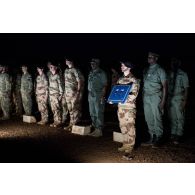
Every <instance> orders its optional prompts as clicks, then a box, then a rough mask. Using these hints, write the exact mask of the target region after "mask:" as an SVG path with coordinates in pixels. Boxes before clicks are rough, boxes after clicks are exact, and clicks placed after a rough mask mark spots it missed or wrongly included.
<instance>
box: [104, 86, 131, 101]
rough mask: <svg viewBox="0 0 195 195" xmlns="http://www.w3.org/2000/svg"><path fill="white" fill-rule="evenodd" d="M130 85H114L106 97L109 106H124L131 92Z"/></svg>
mask: <svg viewBox="0 0 195 195" xmlns="http://www.w3.org/2000/svg"><path fill="white" fill-rule="evenodd" d="M131 89H132V84H129V85H115V86H114V87H113V88H112V91H111V93H110V95H109V97H108V100H107V102H108V103H109V104H118V103H121V104H124V103H125V101H126V100H127V97H128V95H129V93H130V92H131Z"/></svg>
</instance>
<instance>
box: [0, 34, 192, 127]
mask: <svg viewBox="0 0 195 195" xmlns="http://www.w3.org/2000/svg"><path fill="white" fill-rule="evenodd" d="M194 47H195V34H190V33H188V34H168V33H167V34H166V33H164V34H160V33H155V34H152V33H150V34H142V33H140V34H139V33H137V34H132V33H129V34H128V33H123V34H114V33H113V34H104V33H99V34H95V33H90V34H87V33H85V34H82V33H80V34H77V33H72V34H68V33H67V34H66V33H65V34H60V33H58V34H49V33H48V34H0V63H4V64H8V65H9V67H10V71H12V68H13V67H18V68H19V66H20V65H21V64H22V63H28V64H29V65H30V68H31V69H32V73H33V72H34V73H35V67H36V66H35V65H36V64H40V63H42V64H45V65H46V62H47V60H49V59H55V61H57V62H58V63H59V64H60V66H61V68H62V69H64V68H65V64H64V57H65V56H71V57H73V58H74V59H75V60H76V63H77V65H78V66H79V68H80V69H81V71H82V72H83V73H84V75H85V78H86V80H87V75H88V72H89V70H90V64H89V62H90V59H91V58H92V57H98V58H100V59H101V67H102V68H103V69H104V70H106V71H107V73H108V76H109V78H110V75H111V72H110V67H116V68H117V69H118V70H119V71H120V64H119V61H120V60H123V59H128V60H130V61H132V62H133V63H134V64H135V65H136V66H137V68H136V71H135V74H136V76H137V77H138V78H140V79H142V71H143V69H144V67H145V66H147V54H148V51H153V52H156V53H158V54H160V58H159V64H161V65H162V66H163V67H164V68H165V69H167V68H168V66H169V64H170V59H171V57H178V58H180V59H181V60H182V65H183V69H184V70H185V71H186V72H187V73H188V76H189V81H190V93H189V101H188V105H187V113H186V115H187V118H188V119H189V120H191V121H192V120H193V116H194V111H195V103H194V97H195V96H194V91H193V84H194V82H195V78H194V71H195V49H194ZM108 93H109V90H108ZM86 96H87V93H86V94H85V97H86ZM86 98H87V97H86ZM137 102H138V106H137V107H138V110H140V113H142V112H143V110H142V109H143V107H142V99H141V93H140V94H139V97H138V100H137ZM86 106H88V102H87V101H85V103H84V107H86ZM190 124H191V123H190Z"/></svg>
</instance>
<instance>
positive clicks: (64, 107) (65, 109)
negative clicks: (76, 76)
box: [62, 95, 68, 123]
mask: <svg viewBox="0 0 195 195" xmlns="http://www.w3.org/2000/svg"><path fill="white" fill-rule="evenodd" d="M67 115H68V107H67V103H66V98H65V96H64V95H63V97H62V123H65V121H66V119H67Z"/></svg>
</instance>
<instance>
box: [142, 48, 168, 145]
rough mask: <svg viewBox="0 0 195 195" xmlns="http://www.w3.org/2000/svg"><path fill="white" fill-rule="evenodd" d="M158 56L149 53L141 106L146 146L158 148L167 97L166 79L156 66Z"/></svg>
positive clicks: (160, 69)
mask: <svg viewBox="0 0 195 195" xmlns="http://www.w3.org/2000/svg"><path fill="white" fill-rule="evenodd" d="M158 58H159V55H158V54H155V53H151V52H150V53H149V54H148V63H149V67H148V68H146V69H145V70H144V74H143V81H144V85H143V104H144V114H145V120H146V122H147V125H148V130H149V134H150V140H149V141H148V142H146V143H145V144H146V145H153V144H154V146H159V144H160V143H161V141H162V139H161V138H162V135H163V124H162V115H163V113H164V105H165V99H166V95H167V79H166V73H165V71H164V69H162V68H161V66H160V65H159V64H157V60H158Z"/></svg>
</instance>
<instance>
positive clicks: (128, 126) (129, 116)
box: [118, 107, 136, 147]
mask: <svg viewBox="0 0 195 195" xmlns="http://www.w3.org/2000/svg"><path fill="white" fill-rule="evenodd" d="M135 118H136V110H135V109H124V108H121V107H118V120H119V125H120V129H121V133H122V134H123V143H124V144H130V145H131V146H132V147H133V146H134V145H135V137H136V131H135Z"/></svg>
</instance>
